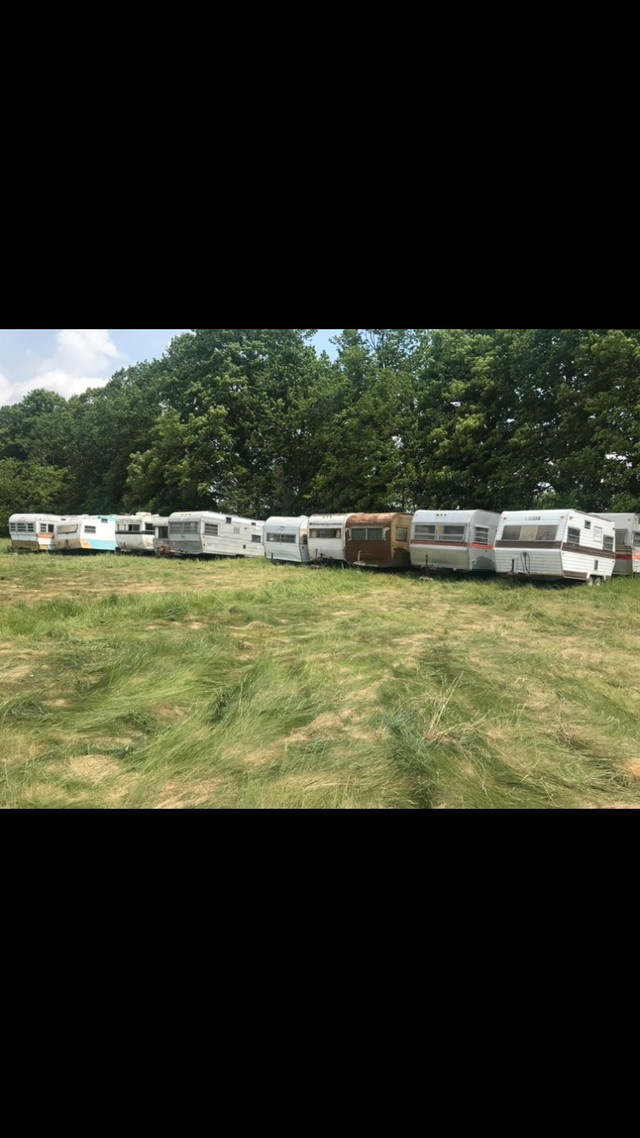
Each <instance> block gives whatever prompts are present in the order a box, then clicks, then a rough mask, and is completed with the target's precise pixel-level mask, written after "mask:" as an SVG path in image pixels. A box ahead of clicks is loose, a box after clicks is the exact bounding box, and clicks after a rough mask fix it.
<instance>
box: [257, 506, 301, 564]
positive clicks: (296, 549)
mask: <svg viewBox="0 0 640 1138" xmlns="http://www.w3.org/2000/svg"><path fill="white" fill-rule="evenodd" d="M308 537H309V519H308V517H307V516H306V515H305V514H300V516H299V517H296V518H289V517H277V516H275V515H274V516H272V517H270V518H267V520H266V522H265V523H264V553H265V557H267V558H268V559H269V561H294V562H296V563H298V564H307V563H308V561H309V541H308Z"/></svg>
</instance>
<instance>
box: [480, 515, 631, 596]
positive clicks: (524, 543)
mask: <svg viewBox="0 0 640 1138" xmlns="http://www.w3.org/2000/svg"><path fill="white" fill-rule="evenodd" d="M494 552H495V560H496V573H503V574H506V575H508V576H510V577H521V578H527V579H529V580H534V579H540V580H563V579H566V580H569V581H586V582H587V583H588V584H590V585H592V584H593V583H594V581H595V582H596V583H597V584H600V582H601V581H606V580H609V578H610V577H611V575H612V573H613V565H614V562H615V556H616V555H615V524H614V522H612V521H610V520H609V519H608V518H604V517H602V516H600V515H598V514H585V513H583V512H582V511H581V510H572V509H564V510H507V511H506V512H505V513H502V514H501V515H500V521H499V523H498V529H497V532H496V538H495V542H494Z"/></svg>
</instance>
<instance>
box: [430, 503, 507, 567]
mask: <svg viewBox="0 0 640 1138" xmlns="http://www.w3.org/2000/svg"><path fill="white" fill-rule="evenodd" d="M499 521H500V514H494V513H491V512H490V511H488V510H416V512H415V514H414V515H413V519H412V521H411V534H410V538H409V553H410V556H411V565H412V566H420V567H424V568H425V569H427V570H429V571H430V570H434V571H439V572H450V573H455V572H461V573H493V572H495V559H494V554H493V542H494V539H495V536H496V531H497V528H498V522H499Z"/></svg>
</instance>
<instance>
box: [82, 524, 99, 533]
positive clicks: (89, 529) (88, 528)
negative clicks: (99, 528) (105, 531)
mask: <svg viewBox="0 0 640 1138" xmlns="http://www.w3.org/2000/svg"><path fill="white" fill-rule="evenodd" d="M84 532H85V533H95V532H96V527H95V526H88V525H85V527H84Z"/></svg>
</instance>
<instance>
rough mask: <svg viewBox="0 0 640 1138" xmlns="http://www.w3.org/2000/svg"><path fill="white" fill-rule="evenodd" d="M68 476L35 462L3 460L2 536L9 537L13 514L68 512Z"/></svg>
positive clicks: (0, 488)
mask: <svg viewBox="0 0 640 1138" xmlns="http://www.w3.org/2000/svg"><path fill="white" fill-rule="evenodd" d="M65 494H66V488H65V472H64V470H61V469H60V468H59V467H56V466H41V465H40V464H39V463H37V462H32V461H31V460H26V461H25V460H22V459H18V458H2V459H0V532H1V533H3V534H5V535H6V534H8V532H9V518H10V517H11V515H12V514H22V513H24V514H35V513H39V512H42V513H48V514H61V513H64V512H65V508H64V502H65Z"/></svg>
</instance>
